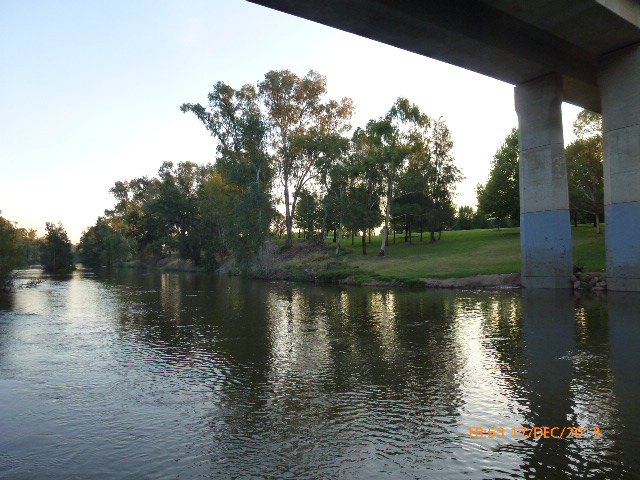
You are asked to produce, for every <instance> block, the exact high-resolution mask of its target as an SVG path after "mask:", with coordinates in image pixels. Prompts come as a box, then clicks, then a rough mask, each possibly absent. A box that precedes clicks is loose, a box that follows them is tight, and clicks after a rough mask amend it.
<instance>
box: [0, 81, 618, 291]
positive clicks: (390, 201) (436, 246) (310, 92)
mask: <svg viewBox="0 0 640 480" xmlns="http://www.w3.org/2000/svg"><path fill="white" fill-rule="evenodd" d="M326 93H327V88H326V79H325V77H323V76H322V75H320V74H319V73H317V72H315V71H310V72H309V73H308V74H307V75H306V76H304V77H299V76H297V75H295V74H294V73H292V72H290V71H288V70H281V71H270V72H267V73H266V74H265V76H264V79H263V80H262V81H260V82H258V83H257V84H256V85H250V84H247V85H244V86H243V87H241V88H239V89H235V88H232V87H230V86H229V85H226V84H225V83H223V82H218V83H216V84H215V85H214V86H213V90H212V91H211V92H210V93H209V95H208V97H207V100H208V102H207V103H206V104H205V105H204V106H203V105H201V104H197V103H185V104H183V105H182V106H181V107H180V108H181V110H182V111H183V112H184V113H191V114H194V115H195V116H196V118H198V120H199V121H201V122H202V123H203V125H204V127H205V129H206V130H207V131H208V132H209V133H210V134H211V136H212V137H214V139H215V141H216V146H217V148H216V152H217V153H216V158H215V161H214V163H212V164H206V165H198V164H195V163H193V162H188V161H186V162H179V163H177V164H174V163H173V162H170V161H165V162H164V163H162V165H161V167H160V169H159V170H158V173H157V175H156V176H154V177H146V176H145V177H139V178H133V179H130V180H124V181H118V182H116V183H115V185H114V186H113V188H111V189H110V192H111V194H112V195H113V196H114V198H115V205H114V206H113V208H111V209H107V210H105V213H104V216H101V217H99V218H98V219H97V221H96V223H95V225H93V226H91V227H89V228H88V229H87V230H86V231H85V232H83V235H82V238H81V240H80V243H79V245H78V247H77V252H76V258H78V259H79V261H81V262H82V263H83V264H84V265H86V266H89V267H99V266H107V267H109V266H117V265H127V266H156V267H161V268H164V269H174V270H205V271H221V272H231V273H237V274H243V275H248V276H258V277H269V278H294V279H301V280H302V279H304V280H317V281H346V282H350V283H371V282H394V283H404V284H412V283H415V284H421V285H430V284H431V283H430V282H429V281H426V280H425V279H442V278H461V277H468V276H474V275H495V274H510V273H518V272H519V270H520V249H519V231H518V228H517V227H518V222H519V198H518V191H519V188H518V174H517V172H518V169H519V166H518V162H519V152H518V131H517V130H516V129H514V130H512V132H511V133H510V134H509V135H508V136H507V137H506V139H505V141H504V143H503V144H502V145H501V146H500V148H499V149H498V151H497V152H496V154H495V156H494V159H493V162H492V166H491V171H490V173H489V177H488V179H487V181H486V183H485V184H479V185H478V187H477V194H478V210H475V209H473V208H472V207H469V206H460V207H458V208H457V210H456V207H455V206H454V202H453V200H454V197H455V191H456V185H457V183H458V182H459V181H460V180H461V179H462V178H463V176H462V172H461V171H460V170H459V169H458V168H457V167H456V166H455V162H454V158H453V155H452V152H453V140H452V134H451V132H450V130H449V129H448V127H447V125H446V123H445V121H444V120H443V119H442V118H438V119H434V118H431V117H430V116H428V115H427V114H426V113H424V112H423V111H422V110H421V109H420V108H419V107H418V106H417V105H415V104H413V103H411V102H410V101H409V100H408V99H406V98H398V99H397V100H396V101H395V102H394V103H393V105H392V106H391V107H390V109H389V110H388V111H387V112H386V113H385V114H384V115H383V116H381V117H380V118H378V119H372V120H370V121H369V122H367V124H366V125H365V126H363V127H358V128H355V129H353V128H352V126H351V124H350V119H351V116H352V114H353V110H354V106H353V102H352V101H351V100H350V99H349V98H343V99H341V100H333V99H327V98H326ZM574 130H575V133H576V136H577V138H578V140H576V142H574V143H572V144H571V145H569V146H568V147H567V160H568V161H567V165H568V171H569V172H568V173H569V175H568V178H569V183H570V185H569V187H570V192H569V193H570V208H571V213H572V218H573V221H574V225H575V228H574V235H575V237H574V243H575V246H574V251H575V263H576V265H578V267H577V268H578V269H580V270H581V271H582V270H584V269H586V270H592V271H593V270H595V271H599V270H603V269H604V245H603V243H604V240H603V235H599V234H600V224H601V221H602V220H603V211H602V208H601V207H602V141H601V123H600V118H599V116H597V115H596V114H593V113H591V112H587V111H583V112H582V113H581V114H580V115H579V117H578V120H577V121H576V123H575V124H574ZM592 219H593V223H594V225H595V226H596V229H595V231H596V232H598V233H597V234H595V233H594V234H593V235H592V232H591V230H590V229H588V228H586V227H577V225H578V223H580V222H582V223H586V222H591V220H592ZM605 220H606V219H605ZM5 223H7V222H5ZM7 225H9V226H8V227H7ZM7 225H4V226H3V227H2V228H3V229H4V230H2V231H1V232H0V234H2V235H4V234H5V233H6V234H7V235H5V236H7V238H8V237H11V238H12V239H13V240H12V239H10V240H9V244H10V245H13V244H15V245H17V244H18V243H20V242H22V243H25V242H26V240H25V238H26V237H25V235H26V234H25V233H24V232H22V233H19V234H16V232H18V231H19V230H17V229H16V228H14V227H13V226H12V225H11V224H10V222H9V223H7ZM496 227H497V229H496ZM296 230H297V232H298V237H299V238H298V239H296V238H295V237H296V235H295V231H296ZM463 230H464V231H463ZM3 232H4V233H3ZM374 232H378V233H379V235H378V236H375V235H374ZM443 232H444V233H443ZM398 234H399V235H398ZM29 235H31V236H32V237H33V238H32V239H31V240H32V243H33V244H34V245H35V244H36V243H37V244H38V245H39V246H38V248H36V250H38V251H39V252H40V255H39V257H40V261H41V262H42V263H43V265H44V266H45V269H47V270H50V271H56V272H60V271H68V270H70V269H72V268H73V258H72V255H71V252H72V250H71V244H70V242H69V239H68V238H67V235H66V232H65V231H64V228H63V227H62V225H61V224H58V225H57V226H56V225H54V224H53V223H47V235H46V236H45V237H43V238H42V239H37V238H36V236H35V232H31V233H29ZM14 237H15V238H14ZM18 237H19V238H18ZM283 237H284V238H283ZM355 238H357V239H358V245H356V244H355V242H354V240H355ZM329 239H331V240H329ZM12 242H13V243H12ZM5 243H6V242H5ZM15 245H14V247H15ZM14 247H11V248H13V250H15V252H14V253H15V255H14V259H13V260H7V258H8V257H6V256H5V258H4V259H3V260H2V265H0V267H2V271H3V272H5V273H4V274H3V275H4V277H6V275H7V274H6V272H11V271H12V269H13V268H16V266H19V265H21V264H24V261H25V259H24V258H22V257H24V255H22V257H20V255H21V254H19V253H16V252H18V251H19V249H18V248H17V247H15V248H14ZM3 248H4V247H3ZM11 248H9V249H8V250H7V251H9V250H11ZM5 249H6V248H5ZM360 253H361V254H360ZM372 253H374V255H371V254H372ZM375 253H377V255H375ZM509 282H510V283H512V284H515V283H517V279H515V278H513V279H511V280H509ZM436 283H437V282H436Z"/></svg>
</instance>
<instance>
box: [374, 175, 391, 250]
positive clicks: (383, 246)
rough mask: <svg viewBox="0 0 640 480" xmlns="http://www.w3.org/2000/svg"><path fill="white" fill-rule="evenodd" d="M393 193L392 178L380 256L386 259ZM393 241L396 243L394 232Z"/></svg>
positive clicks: (388, 188)
mask: <svg viewBox="0 0 640 480" xmlns="http://www.w3.org/2000/svg"><path fill="white" fill-rule="evenodd" d="M392 193H393V190H392V183H391V178H389V180H388V183H387V207H386V208H385V213H384V232H383V234H382V244H381V245H380V253H379V254H378V255H380V256H381V257H384V254H385V249H386V247H387V243H389V217H390V216H391V195H392ZM393 240H394V243H395V231H394V232H393Z"/></svg>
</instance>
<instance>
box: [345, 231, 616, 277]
mask: <svg viewBox="0 0 640 480" xmlns="http://www.w3.org/2000/svg"><path fill="white" fill-rule="evenodd" d="M571 232H572V235H573V251H574V264H575V265H578V266H581V267H584V268H585V270H586V271H593V272H598V271H604V269H605V258H604V252H605V247H604V233H602V234H596V233H595V229H594V228H591V227H589V226H579V227H577V228H575V227H573V228H572V229H571ZM428 238H429V237H428V235H425V236H424V239H425V241H424V242H422V243H420V242H419V240H420V237H419V235H418V236H414V239H413V242H414V244H413V245H410V244H409V243H405V241H404V237H401V236H397V237H396V243H395V245H394V244H393V243H392V244H391V245H390V246H389V248H388V249H387V255H386V256H384V257H379V256H378V251H379V250H380V241H381V239H380V237H372V243H371V244H369V243H368V242H367V253H368V255H362V247H361V239H360V238H356V239H355V243H354V245H353V246H351V245H350V242H349V240H346V241H344V242H343V245H344V246H346V250H347V253H346V254H345V255H344V256H342V257H341V263H343V265H344V267H345V268H346V269H354V271H356V272H359V276H361V277H363V280H364V279H365V278H366V277H370V278H373V279H379V280H400V281H409V282H410V281H412V280H417V279H418V278H461V277H470V276H474V275H484V274H494V273H514V272H520V229H519V228H503V229H501V230H465V231H455V232H444V233H443V234H442V239H441V240H440V241H439V242H437V243H434V244H429V243H428V241H427V240H428ZM391 241H392V240H391Z"/></svg>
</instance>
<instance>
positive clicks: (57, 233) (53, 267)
mask: <svg viewBox="0 0 640 480" xmlns="http://www.w3.org/2000/svg"><path fill="white" fill-rule="evenodd" d="M46 231H47V233H46V234H45V236H44V240H43V243H42V248H41V252H40V261H41V263H42V266H43V267H44V269H45V270H46V271H48V272H68V271H70V270H73V269H74V266H73V253H72V249H71V241H70V240H69V236H68V235H67V231H66V230H65V229H64V226H63V225H62V223H60V222H58V224H57V225H56V224H54V223H51V222H47V223H46Z"/></svg>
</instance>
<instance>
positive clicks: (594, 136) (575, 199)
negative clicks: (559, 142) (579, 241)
mask: <svg viewBox="0 0 640 480" xmlns="http://www.w3.org/2000/svg"><path fill="white" fill-rule="evenodd" d="M573 132H574V134H575V135H576V137H577V139H576V140H575V141H574V142H572V143H571V144H569V145H568V146H567V148H566V157H567V173H568V183H569V206H570V208H571V210H573V211H574V212H584V213H586V214H589V215H592V216H593V219H594V224H595V226H596V228H597V232H598V233H600V221H601V219H602V216H603V215H604V178H603V177H604V167H603V161H604V153H603V137H602V116H601V115H600V114H598V113H594V112H591V111H589V110H582V111H581V112H580V113H579V114H578V117H577V118H576V120H575V122H574V123H573Z"/></svg>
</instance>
